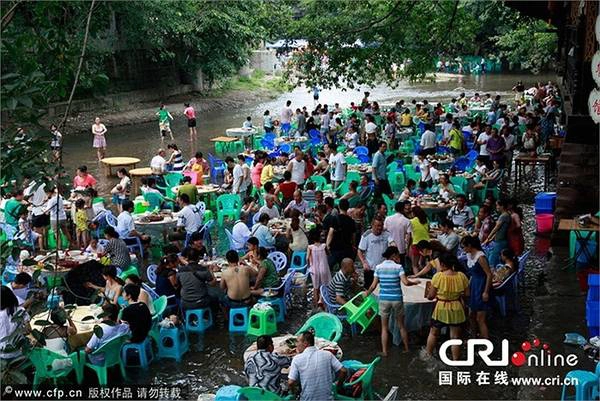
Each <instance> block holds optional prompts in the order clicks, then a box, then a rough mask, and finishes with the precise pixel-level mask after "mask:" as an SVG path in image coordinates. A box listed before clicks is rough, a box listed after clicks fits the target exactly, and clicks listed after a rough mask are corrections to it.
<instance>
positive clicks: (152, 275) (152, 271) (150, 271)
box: [146, 265, 158, 285]
mask: <svg viewBox="0 0 600 401" xmlns="http://www.w3.org/2000/svg"><path fill="white" fill-rule="evenodd" d="M157 268H158V266H157V265H150V266H148V267H147V268H146V277H148V281H150V283H152V285H156V269H157Z"/></svg>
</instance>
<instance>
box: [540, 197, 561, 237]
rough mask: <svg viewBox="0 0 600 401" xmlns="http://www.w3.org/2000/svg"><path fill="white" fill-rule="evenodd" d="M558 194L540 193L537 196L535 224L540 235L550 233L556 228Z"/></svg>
mask: <svg viewBox="0 0 600 401" xmlns="http://www.w3.org/2000/svg"><path fill="white" fill-rule="evenodd" d="M555 207H556V192H540V193H539V194H537V195H536V196H535V223H536V227H537V232H538V233H550V232H552V229H553V226H554V209H555Z"/></svg>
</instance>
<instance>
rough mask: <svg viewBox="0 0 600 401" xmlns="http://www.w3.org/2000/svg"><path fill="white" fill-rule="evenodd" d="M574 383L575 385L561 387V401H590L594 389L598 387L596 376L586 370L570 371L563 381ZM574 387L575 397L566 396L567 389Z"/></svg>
mask: <svg viewBox="0 0 600 401" xmlns="http://www.w3.org/2000/svg"><path fill="white" fill-rule="evenodd" d="M567 379H568V380H570V381H571V382H575V383H577V384H575V385H569V386H567V385H566V384H565V385H563V390H562V397H561V400H575V401H585V400H591V399H592V394H593V393H594V389H595V388H597V387H598V376H596V375H595V374H594V373H592V372H588V371H587V370H571V371H570V372H569V373H567V375H566V376H565V380H567ZM568 387H575V395H567V388H568Z"/></svg>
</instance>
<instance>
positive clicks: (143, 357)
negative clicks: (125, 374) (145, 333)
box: [121, 337, 154, 369]
mask: <svg viewBox="0 0 600 401" xmlns="http://www.w3.org/2000/svg"><path fill="white" fill-rule="evenodd" d="M131 353H133V354H134V355H137V363H129V362H130V361H131V358H130V354H131ZM153 359H154V352H153V351H152V341H150V337H146V339H145V340H144V341H143V342H141V343H125V344H124V345H123V347H122V348H121V360H122V361H123V366H125V367H127V366H137V367H141V368H143V369H148V367H149V366H150V363H151V362H152V360H153Z"/></svg>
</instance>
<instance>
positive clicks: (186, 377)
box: [64, 75, 569, 399]
mask: <svg viewBox="0 0 600 401" xmlns="http://www.w3.org/2000/svg"><path fill="white" fill-rule="evenodd" d="M544 79H545V80H548V79H554V77H543V76H542V77H539V76H517V75H487V76H478V77H465V78H453V79H448V80H444V81H441V82H437V83H419V84H410V83H403V84H401V85H400V86H399V87H398V88H396V89H390V88H387V87H377V88H373V89H370V92H371V97H370V98H371V99H372V100H377V101H379V102H380V103H394V102H395V101H397V100H399V99H405V100H406V101H410V100H411V99H412V98H416V99H418V100H420V99H423V98H427V99H429V100H438V99H439V100H444V101H448V100H449V99H450V98H451V97H453V96H458V94H459V93H460V92H461V91H465V92H467V95H468V96H471V95H472V93H473V92H474V91H478V92H479V93H480V94H483V93H491V94H492V95H494V94H500V95H502V96H503V98H505V99H506V98H508V97H509V96H511V94H510V88H512V86H513V85H514V83H515V82H516V81H517V80H523V81H524V82H525V83H526V84H532V83H533V82H535V81H537V80H542V81H543V80H544ZM462 88H464V89H462ZM361 98H362V91H346V92H344V91H340V90H324V91H323V92H322V93H321V99H320V100H321V102H322V103H327V104H333V103H335V102H339V103H340V104H341V105H342V106H344V105H347V104H349V102H350V101H355V102H359V101H360V99H361ZM287 99H290V100H291V101H292V107H293V108H294V109H295V108H296V107H302V106H303V105H307V106H311V105H312V104H313V100H312V96H311V93H308V92H307V91H306V89H300V88H299V89H296V90H294V91H293V92H291V93H287V94H282V95H280V96H278V97H277V98H276V99H274V100H270V101H267V102H262V103H259V102H257V103H255V104H253V105H251V106H248V107H245V108H240V109H234V110H223V111H220V112H213V113H203V112H200V113H199V118H198V121H199V127H198V132H199V141H198V142H199V150H202V151H204V152H205V153H207V152H209V151H211V152H212V151H213V145H212V143H211V142H209V141H208V139H209V138H211V137H214V136H218V135H221V134H223V133H224V131H225V129H226V128H230V127H237V126H240V125H241V124H242V122H243V121H244V119H245V117H246V116H247V115H251V116H252V118H253V120H254V122H255V125H257V124H260V123H261V122H262V121H261V116H262V113H263V111H264V110H266V109H269V110H271V113H272V114H278V112H279V110H280V109H281V108H282V106H283V104H284V103H285V100H287ZM200 107H201V105H200ZM179 112H180V111H179ZM107 128H108V134H107V142H108V155H109V156H134V157H138V158H140V159H142V163H141V165H142V166H146V165H148V163H149V160H150V158H151V157H152V156H153V154H154V153H155V151H156V149H157V148H158V147H160V146H161V141H160V138H159V135H158V127H157V124H156V123H154V122H152V123H143V124H138V125H133V126H123V127H111V126H108V127H107ZM172 128H173V131H174V133H175V137H176V142H177V143H178V144H179V145H180V147H181V148H183V149H184V154H186V156H188V155H189V153H191V150H190V149H188V146H187V145H186V141H187V128H186V125H185V120H184V118H183V117H182V116H181V114H180V115H179V117H177V118H176V121H175V122H173V123H172ZM91 142H92V139H91V135H85V134H81V135H76V136H70V137H66V138H65V146H64V162H65V166H66V167H67V171H69V172H74V169H75V167H76V166H77V165H80V164H87V166H88V168H89V170H90V172H91V173H92V174H93V175H94V176H96V177H97V178H98V179H99V184H100V190H101V192H103V193H104V194H106V192H107V190H108V189H109V188H110V186H111V185H114V182H115V179H114V178H113V179H107V178H105V177H104V176H103V174H102V171H101V169H100V166H99V165H98V163H97V161H95V156H96V155H95V152H94V151H93V150H92V148H91ZM138 167H140V166H138ZM540 177H541V176H537V175H532V176H531V177H529V179H528V185H526V186H525V190H524V192H523V193H520V194H518V196H519V198H520V199H521V200H522V201H523V208H524V211H525V223H524V224H525V227H524V232H525V238H526V249H533V252H532V253H533V255H532V257H531V258H530V259H529V263H528V266H527V274H526V279H525V283H524V286H523V287H522V291H521V294H520V301H521V302H520V303H521V305H520V306H521V310H520V312H519V313H512V314H510V315H509V317H507V318H505V319H502V318H500V316H499V315H498V314H497V313H495V314H492V315H490V316H489V325H490V334H491V338H492V340H493V341H494V342H495V343H499V342H500V340H501V339H508V340H509V341H510V343H511V350H515V349H516V347H517V346H518V344H520V343H521V342H522V341H523V340H524V339H525V337H526V335H527V334H528V333H529V331H530V328H531V327H534V326H539V325H544V326H548V325H550V327H555V328H556V332H557V333H564V332H565V331H569V330H567V327H564V322H560V321H543V322H542V321H534V320H532V317H533V310H534V299H535V298H536V297H538V296H539V295H540V291H539V289H540V286H541V285H542V284H541V283H542V281H543V277H544V275H545V274H546V272H547V271H548V269H549V267H548V261H547V259H546V250H547V248H548V246H549V240H548V239H547V238H537V237H535V235H534V232H535V221H534V213H533V207H532V195H533V194H535V193H536V192H539V191H541V190H542V189H541V185H540V181H541V179H540ZM215 234H216V235H215V237H216V238H217V241H218V243H219V249H220V250H223V251H224V250H225V249H226V248H227V245H226V240H225V241H223V240H222V239H223V238H225V236H224V235H223V232H222V231H221V232H219V233H215ZM295 301H296V304H295V307H294V309H293V311H292V312H291V316H290V317H289V318H288V319H286V322H285V323H283V324H281V325H280V326H279V330H280V332H282V333H285V332H291V333H293V332H295V331H296V330H297V329H298V328H299V327H300V326H301V325H302V323H303V322H304V321H305V319H306V318H307V317H308V316H309V314H310V307H309V305H308V303H307V302H306V300H304V299H303V297H302V296H301V294H297V296H296V297H295ZM565 307H567V306H565ZM425 338H426V332H425V333H412V334H411V336H410V339H411V340H410V341H411V350H410V352H408V353H402V352H401V351H400V349H399V348H398V347H393V349H392V352H391V355H390V356H389V357H388V358H386V359H384V360H383V362H382V363H381V364H380V365H379V367H378V368H377V370H376V375H375V388H376V392H377V394H379V395H380V396H382V397H383V396H384V395H385V394H386V393H387V391H388V390H389V389H390V387H391V386H399V392H398V399H515V398H517V397H518V391H519V387H516V386H498V385H489V386H479V385H477V384H476V383H475V382H474V381H473V384H471V385H467V386H439V383H438V371H439V370H450V369H448V368H447V367H445V366H444V365H441V362H437V363H435V362H433V363H432V362H423V361H421V360H420V359H419V358H418V350H419V349H420V348H421V347H422V346H424V341H425ZM192 343H193V346H192V352H190V353H188V354H187V355H186V356H185V358H184V359H183V361H182V362H181V363H175V362H173V361H171V360H161V361H160V362H158V363H154V364H153V365H152V366H151V369H150V371H148V372H139V373H138V374H137V375H136V374H134V373H133V372H132V375H130V377H131V380H132V381H133V382H136V383H138V382H139V383H153V384H155V385H181V386H185V396H186V398H192V399H195V398H196V397H197V396H198V395H199V394H204V393H214V392H215V391H216V389H218V387H220V386H222V385H225V384H239V385H244V384H245V379H244V378H243V374H242V369H243V362H242V354H243V351H244V350H245V349H246V347H247V346H248V345H249V343H248V342H247V340H246V338H245V337H244V336H233V337H232V336H229V335H228V331H227V329H226V328H224V327H223V323H222V322H218V323H217V324H216V329H213V330H210V331H209V332H208V333H207V334H206V335H205V336H204V337H202V338H197V337H192ZM340 345H341V347H342V349H343V351H344V359H358V360H361V361H364V362H367V361H371V360H372V359H374V358H375V356H376V353H377V351H379V349H380V348H379V347H380V343H379V333H378V331H376V330H371V331H369V332H367V333H366V334H365V335H359V336H355V337H354V338H352V337H350V336H349V335H347V334H346V335H344V337H343V338H342V340H341V341H340ZM477 367H478V366H476V368H477ZM475 370H476V369H475V368H473V369H471V371H473V372H474V371H475ZM508 372H509V375H510V376H511V377H512V376H518V372H517V370H516V368H512V369H511V368H508ZM473 375H474V373H473ZM492 375H493V373H492ZM92 383H93V381H92ZM559 390H560V388H559V387H554V388H552V389H551V390H549V391H548V393H547V394H546V397H549V398H558V397H559V396H560V393H559V392H558V391H559ZM540 397H541V395H540ZM535 398H538V397H537V396H535Z"/></svg>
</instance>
